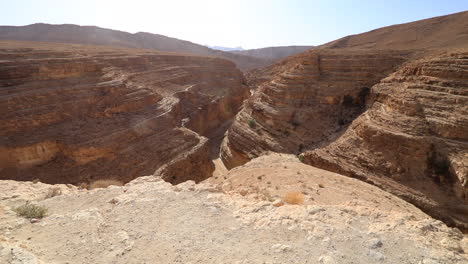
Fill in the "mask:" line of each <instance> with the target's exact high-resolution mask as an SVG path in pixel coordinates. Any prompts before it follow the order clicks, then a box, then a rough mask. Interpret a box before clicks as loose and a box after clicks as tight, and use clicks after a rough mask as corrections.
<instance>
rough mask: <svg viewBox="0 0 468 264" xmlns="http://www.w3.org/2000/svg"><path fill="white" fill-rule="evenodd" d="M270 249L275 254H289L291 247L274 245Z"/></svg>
mask: <svg viewBox="0 0 468 264" xmlns="http://www.w3.org/2000/svg"><path fill="white" fill-rule="evenodd" d="M271 249H272V250H273V251H274V252H276V253H280V252H289V251H291V250H292V247H291V246H290V245H283V244H274V245H273V246H271Z"/></svg>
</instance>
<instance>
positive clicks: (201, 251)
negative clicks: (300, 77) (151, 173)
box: [0, 156, 468, 264]
mask: <svg viewBox="0 0 468 264" xmlns="http://www.w3.org/2000/svg"><path fill="white" fill-rule="evenodd" d="M265 171H268V172H270V173H272V174H273V175H272V176H283V178H282V179H283V180H286V181H287V185H286V184H284V185H282V187H284V188H287V187H291V188H295V186H294V185H293V184H297V185H299V184H300V185H301V188H304V189H306V190H307V191H308V192H309V194H306V195H305V196H306V202H305V203H304V204H301V205H292V204H285V205H283V206H278V204H277V203H275V202H271V201H269V200H264V199H265V197H264V196H263V195H262V193H260V192H258V191H257V192H255V191H254V189H255V188H257V190H259V189H273V190H274V188H273V186H268V183H267V182H266V181H267V180H270V179H272V180H273V179H274V178H276V177H271V178H268V176H269V175H266V176H265V175H263V176H264V177H265V179H264V180H263V181H262V180H258V178H257V176H261V175H262V173H264V172H265ZM298 173H300V174H298ZM250 175H252V176H254V177H248V179H249V180H251V181H250V182H245V181H244V180H243V179H240V178H242V177H243V176H250ZM228 179H229V180H230V183H231V182H232V184H230V185H229V186H224V187H223V188H225V189H224V190H222V189H221V188H220V186H216V185H210V184H207V183H201V184H197V185H196V184H194V183H193V182H186V183H183V184H180V185H177V186H173V185H170V184H169V183H167V182H164V181H162V180H161V179H160V178H157V177H142V178H139V179H136V180H134V181H132V182H130V183H129V184H127V185H126V186H123V187H111V188H107V189H97V190H92V191H87V190H78V189H76V188H75V187H72V186H65V185H58V186H57V185H55V186H51V185H47V184H42V183H37V184H33V183H31V182H21V183H20V182H14V181H0V212H1V213H0V262H2V263H39V264H40V263H114V264H119V263H291V262H293V263H343V264H348V263H349V264H350V263H444V264H452V263H453V264H455V263H464V262H466V259H467V254H466V252H467V250H468V244H467V237H464V236H463V234H462V233H461V232H460V231H459V230H457V229H453V228H448V227H447V226H445V225H444V224H443V223H442V222H440V221H437V220H434V219H431V218H430V217H428V216H427V215H425V214H424V213H422V212H421V211H420V210H418V209H417V208H415V207H414V206H412V205H411V204H408V203H406V202H404V201H403V200H401V199H399V198H397V197H395V196H393V195H391V194H388V193H386V192H384V191H382V190H379V189H378V188H376V187H374V186H372V185H369V184H366V183H363V182H360V181H358V180H355V179H350V178H347V177H343V176H341V175H338V174H335V173H330V172H325V171H322V170H319V169H315V168H312V167H310V166H306V165H304V164H301V163H299V162H298V160H297V159H295V158H294V157H278V156H273V157H262V158H260V159H258V160H254V161H252V162H251V163H249V164H247V165H246V166H245V167H243V168H239V169H237V170H235V171H232V172H231V173H230V175H229V176H228ZM238 180H240V181H241V182H243V183H245V185H243V186H239V185H238V182H239V181H238ZM252 180H253V181H252ZM252 182H253V183H252ZM301 182H302V184H301ZM317 183H322V184H323V188H320V187H318V186H317ZM51 188H59V189H61V190H62V192H63V195H59V196H55V197H52V198H48V199H47V198H46V196H47V193H48V191H49V190H50V189H51ZM245 188H248V189H247V190H249V191H250V193H246V192H245V190H246V189H245ZM238 193H242V194H244V195H245V196H242V195H239V194H238ZM24 201H31V202H32V203H35V204H39V205H43V206H46V207H47V208H48V209H49V216H47V217H46V218H44V219H42V220H40V221H39V222H36V221H32V222H33V223H31V221H29V220H27V219H23V218H20V217H18V216H16V215H15V213H14V212H13V210H12V209H13V208H15V207H16V206H18V205H21V204H23V203H24ZM168 205H170V206H168ZM275 205H276V206H275ZM155 230H156V232H155ZM402 252H404V254H402Z"/></svg>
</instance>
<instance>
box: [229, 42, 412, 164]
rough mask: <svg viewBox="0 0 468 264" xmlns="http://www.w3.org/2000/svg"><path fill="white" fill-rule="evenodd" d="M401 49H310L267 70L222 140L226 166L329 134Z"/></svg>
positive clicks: (398, 58)
mask: <svg viewBox="0 0 468 264" xmlns="http://www.w3.org/2000/svg"><path fill="white" fill-rule="evenodd" d="M406 55H407V53H404V52H391V51H386V52H383V51H375V52H367V53H364V52H359V51H340V52H336V51H331V50H311V51H309V52H307V53H304V54H301V55H298V56H295V57H292V58H290V59H288V60H287V61H285V62H283V63H280V64H278V65H276V66H275V67H271V68H269V69H268V71H267V72H268V76H269V77H270V78H271V79H270V80H269V81H268V82H260V81H259V82H258V83H260V85H259V87H258V88H257V90H256V92H255V94H254V95H253V96H252V97H251V98H250V99H249V100H248V102H247V103H246V104H245V105H244V108H243V110H242V111H241V112H240V113H239V114H238V115H237V117H236V121H235V123H234V124H233V126H232V127H231V128H230V130H229V133H228V135H227V137H226V138H225V140H224V142H223V146H222V151H221V158H222V159H223V161H224V163H225V164H226V165H227V167H228V168H232V167H235V166H239V165H241V164H243V163H245V162H247V161H248V160H250V159H251V158H253V157H257V156H259V155H262V154H264V153H265V152H267V151H274V152H282V153H300V152H302V151H303V150H305V149H307V148H309V147H310V146H312V145H314V144H316V143H318V142H320V141H323V140H325V139H327V138H328V137H330V135H331V134H333V133H335V132H337V131H339V130H341V129H342V128H343V127H344V126H345V125H346V124H347V123H349V122H350V121H352V120H353V119H354V118H355V117H356V116H357V115H358V114H359V113H361V112H362V110H363V108H364V103H365V100H366V96H367V93H368V91H369V88H370V87H372V85H374V84H375V83H377V82H378V81H380V79H382V78H384V77H385V76H386V75H387V74H388V73H390V72H391V71H393V70H394V69H395V68H396V67H397V66H398V65H399V64H401V63H402V62H403V61H404V60H405V58H404V57H405V56H406Z"/></svg>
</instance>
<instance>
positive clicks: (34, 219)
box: [29, 218, 39, 224]
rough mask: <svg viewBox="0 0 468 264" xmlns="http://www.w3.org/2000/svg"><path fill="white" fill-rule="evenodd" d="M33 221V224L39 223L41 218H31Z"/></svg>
mask: <svg viewBox="0 0 468 264" xmlns="http://www.w3.org/2000/svg"><path fill="white" fill-rule="evenodd" d="M29 221H30V222H31V224H34V223H38V222H39V219H37V218H31V220H29Z"/></svg>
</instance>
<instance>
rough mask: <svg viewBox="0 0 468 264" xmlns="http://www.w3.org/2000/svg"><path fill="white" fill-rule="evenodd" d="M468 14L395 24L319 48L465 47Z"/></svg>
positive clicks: (467, 31) (467, 35)
mask: <svg viewBox="0 0 468 264" xmlns="http://www.w3.org/2000/svg"><path fill="white" fill-rule="evenodd" d="M467 43H468V11H464V12H460V13H455V14H450V15H445V16H438V17H432V18H428V19H423V20H418V21H414V22H409V23H404V24H397V25H392V26H387V27H382V28H378V29H374V30H371V31H369V32H365V33H361V34H356V35H349V36H346V37H343V38H340V39H337V40H334V41H331V42H329V43H326V44H324V45H321V46H318V47H319V48H331V49H344V48H354V49H437V48H448V47H450V48H456V47H466V44H467Z"/></svg>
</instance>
